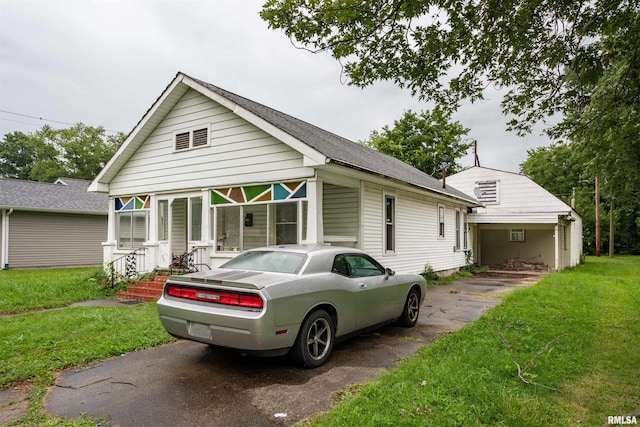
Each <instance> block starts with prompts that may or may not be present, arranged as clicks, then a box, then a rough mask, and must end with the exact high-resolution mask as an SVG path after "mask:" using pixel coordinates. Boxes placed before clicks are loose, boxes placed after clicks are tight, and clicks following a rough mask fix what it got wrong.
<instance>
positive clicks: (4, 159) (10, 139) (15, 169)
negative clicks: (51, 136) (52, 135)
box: [0, 132, 58, 179]
mask: <svg viewBox="0 0 640 427" xmlns="http://www.w3.org/2000/svg"><path fill="white" fill-rule="evenodd" d="M57 155H58V152H57V150H56V149H55V148H54V147H52V146H50V145H48V144H47V143H46V142H45V141H44V140H42V139H40V138H35V137H33V135H32V134H29V135H27V134H24V133H22V132H11V133H8V134H6V135H4V138H3V139H2V141H0V176H2V177H5V178H17V179H30V176H31V172H32V169H33V166H34V164H35V163H36V161H37V160H38V159H39V160H41V161H53V159H55V158H56V156H57Z"/></svg>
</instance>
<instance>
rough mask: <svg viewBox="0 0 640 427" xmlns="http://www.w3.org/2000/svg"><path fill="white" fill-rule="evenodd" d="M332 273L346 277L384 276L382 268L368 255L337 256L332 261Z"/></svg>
mask: <svg viewBox="0 0 640 427" xmlns="http://www.w3.org/2000/svg"><path fill="white" fill-rule="evenodd" d="M331 271H332V272H333V273H337V274H341V275H343V276H347V277H369V276H382V275H384V274H386V272H385V269H384V267H383V266H381V265H380V264H378V262H377V261H376V260H374V259H373V258H371V257H370V256H368V255H361V254H351V255H350V254H346V255H337V256H336V257H335V259H334V260H333V267H332V268H331Z"/></svg>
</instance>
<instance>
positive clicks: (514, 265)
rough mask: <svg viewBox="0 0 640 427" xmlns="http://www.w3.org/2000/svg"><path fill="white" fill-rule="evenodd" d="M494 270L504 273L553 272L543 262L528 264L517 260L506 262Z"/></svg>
mask: <svg viewBox="0 0 640 427" xmlns="http://www.w3.org/2000/svg"><path fill="white" fill-rule="evenodd" d="M492 268H494V269H497V270H503V271H539V272H549V271H551V268H550V267H549V266H548V265H547V264H545V263H543V262H526V261H522V260H520V259H517V258H511V259H508V260H505V261H504V262H503V263H502V264H500V265H494V266H492Z"/></svg>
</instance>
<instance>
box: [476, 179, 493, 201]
mask: <svg viewBox="0 0 640 427" xmlns="http://www.w3.org/2000/svg"><path fill="white" fill-rule="evenodd" d="M473 193H474V194H475V196H476V198H477V199H478V201H479V202H481V203H485V204H495V203H499V197H498V181H481V182H476V186H475V188H474V189H473Z"/></svg>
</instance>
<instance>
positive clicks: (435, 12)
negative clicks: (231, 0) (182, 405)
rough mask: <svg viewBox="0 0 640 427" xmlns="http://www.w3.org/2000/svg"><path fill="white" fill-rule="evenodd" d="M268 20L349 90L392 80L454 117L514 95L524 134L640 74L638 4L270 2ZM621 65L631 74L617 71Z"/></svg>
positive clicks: (575, 0)
mask: <svg viewBox="0 0 640 427" xmlns="http://www.w3.org/2000/svg"><path fill="white" fill-rule="evenodd" d="M260 14H261V17H262V18H263V19H264V20H265V21H267V23H268V24H269V27H270V28H275V29H282V30H284V32H285V34H286V35H287V36H288V37H289V38H290V39H291V40H292V41H293V42H294V43H297V44H299V45H301V47H302V48H305V49H308V50H311V51H313V52H323V51H327V52H329V53H330V54H331V55H332V56H333V57H334V58H336V59H337V60H338V61H340V62H341V63H342V64H343V72H344V74H345V75H346V76H347V78H348V79H349V83H350V84H354V85H357V86H367V85H370V84H372V83H373V82H375V81H376V80H390V81H393V82H395V83H396V84H397V85H398V86H400V87H406V88H409V89H410V90H411V91H412V93H414V94H416V95H418V96H419V97H421V98H426V99H431V100H434V101H436V102H437V103H438V105H439V106H441V107H442V108H450V109H455V108H456V107H457V106H458V105H459V103H460V101H461V100H463V99H469V100H471V101H476V100H479V99H482V97H483V91H484V89H485V88H486V87H487V86H488V85H494V86H496V87H499V88H505V90H506V94H505V96H504V99H503V102H502V106H503V110H504V112H505V113H506V114H510V115H512V116H513V117H514V118H513V120H511V121H510V126H511V128H512V129H515V130H517V131H518V132H519V133H526V132H529V131H530V130H531V126H532V125H534V124H536V123H537V122H539V121H540V120H541V119H544V118H545V117H550V116H553V115H556V114H560V115H563V116H564V115H566V113H567V112H568V110H570V109H572V108H573V106H574V105H575V104H576V103H578V104H581V105H582V104H584V103H585V102H587V103H588V102H589V99H590V97H591V95H592V93H593V90H594V88H595V87H597V83H598V82H599V81H600V79H601V78H603V77H604V76H605V74H607V75H608V77H609V78H615V79H616V82H614V85H617V84H618V83H620V82H624V81H625V80H627V79H629V78H631V77H632V76H631V74H630V73H631V72H632V70H633V69H635V70H637V69H638V68H639V67H640V63H639V62H638V59H639V58H638V52H639V51H640V37H637V34H639V31H638V30H639V28H638V15H639V4H638V0H595V1H585V0H559V1H554V2H540V1H538V0H500V1H496V0H372V1H367V2H362V1H361V0H325V1H322V2H318V1H315V0H268V1H267V2H266V3H265V4H264V6H263V9H262V11H261V13H260ZM621 40H624V42H621ZM612 57H615V58H626V59H627V60H628V62H629V65H630V68H629V69H625V70H621V72H620V73H619V74H612V73H608V71H609V69H610V67H611V63H610V58H612Z"/></svg>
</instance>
